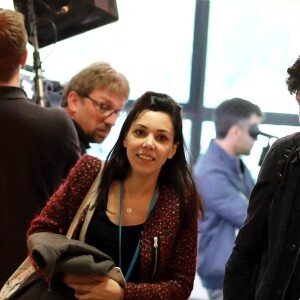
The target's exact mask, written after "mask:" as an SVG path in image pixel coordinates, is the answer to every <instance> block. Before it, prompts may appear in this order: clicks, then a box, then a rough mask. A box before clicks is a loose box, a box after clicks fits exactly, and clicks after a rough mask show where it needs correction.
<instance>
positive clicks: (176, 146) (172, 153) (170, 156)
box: [168, 142, 179, 159]
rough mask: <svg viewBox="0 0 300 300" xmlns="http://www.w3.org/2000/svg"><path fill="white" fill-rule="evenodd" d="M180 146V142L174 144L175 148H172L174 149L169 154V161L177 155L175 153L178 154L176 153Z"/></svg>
mask: <svg viewBox="0 0 300 300" xmlns="http://www.w3.org/2000/svg"><path fill="white" fill-rule="evenodd" d="M178 145H179V142H177V143H175V144H173V147H172V149H171V150H170V153H169V155H168V159H171V158H173V156H174V155H175V153H176V151H177V148H178Z"/></svg>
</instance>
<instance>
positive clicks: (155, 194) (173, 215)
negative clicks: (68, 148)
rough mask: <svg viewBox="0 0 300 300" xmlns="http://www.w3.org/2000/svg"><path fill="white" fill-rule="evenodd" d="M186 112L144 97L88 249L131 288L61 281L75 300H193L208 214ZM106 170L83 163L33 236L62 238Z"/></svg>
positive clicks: (118, 154)
mask: <svg viewBox="0 0 300 300" xmlns="http://www.w3.org/2000/svg"><path fill="white" fill-rule="evenodd" d="M181 111H182V109H181V106H180V105H178V104H177V103H176V102H175V101H174V100H173V99H172V98H170V97H169V96H168V95H165V94H160V93H155V92H146V93H145V94H143V95H142V96H141V97H140V98H139V99H138V100H136V102H135V103H134V106H133V108H132V109H131V111H130V112H129V114H128V116H127V118H126V119H125V121H124V123H123V126H122V129H121V132H120V135H119V137H118V139H117V142H116V144H115V145H114V147H113V148H112V150H111V152H110V153H109V155H108V159H107V161H106V163H105V166H104V170H103V173H102V179H101V183H100V184H99V188H98V190H99V195H98V198H97V202H96V208H95V210H94V213H93V216H92V217H91V219H90V221H89V224H88V227H87V231H86V235H85V242H86V243H87V244H89V245H92V246H94V247H96V248H97V249H98V250H100V251H102V252H104V253H106V254H108V255H109V256H110V257H111V258H112V259H113V261H114V262H115V263H116V264H117V266H119V267H120V268H121V269H122V271H123V273H124V275H125V279H126V282H125V284H124V285H119V284H118V283H117V282H116V281H114V280H113V279H110V278H109V277H108V276H89V275H79V274H64V276H63V280H64V282H65V283H66V284H67V285H68V286H69V287H70V288H72V289H73V290H74V293H75V298H76V299H109V300H116V299H148V300H151V299H153V300H158V299H164V300H165V299H170V300H171V299H176V300H186V299H188V298H189V295H190V293H191V291H192V288H193V283H194V277H195V271H196V257H197V236H198V231H197V228H198V216H199V215H200V213H202V212H203V208H202V205H201V201H200V197H199V195H198V193H197V189H196V186H195V184H194V181H193V178H192V174H191V172H190V169H189V165H188V163H187V161H186V157H185V150H184V149H185V147H184V139H183V132H182V114H181ZM102 164H103V161H101V160H99V159H98V158H96V157H92V156H90V155H87V154H85V155H83V156H82V158H81V160H79V161H78V163H77V164H76V166H75V167H74V168H73V169H72V171H71V172H70V174H69V176H68V178H67V179H66V181H65V183H64V185H63V186H62V187H61V188H60V189H59V190H58V191H56V193H55V194H54V195H53V196H52V197H51V198H50V200H49V202H48V203H47V206H46V207H45V208H44V209H43V211H42V212H41V214H40V215H39V216H37V217H36V218H35V219H34V220H33V221H32V223H31V228H30V230H29V232H28V234H29V236H31V235H32V234H33V233H37V232H52V233H55V234H65V233H66V230H67V229H68V226H69V225H70V222H71V220H72V218H73V217H74V215H75V213H76V212H77V210H78V207H79V206H80V204H81V202H82V200H83V198H84V196H85V194H86V193H87V191H88V190H89V188H90V186H91V184H92V183H93V181H94V179H95V178H96V176H97V174H98V173H99V169H100V167H101V165H102ZM170 174H172V176H170ZM86 212H87V209H86V210H85V213H86ZM85 216H86V214H85V215H83V216H82V217H81V220H80V224H78V226H77V232H75V234H74V237H75V238H76V237H78V235H79V231H80V228H81V227H82V226H81V225H82V222H83V221H84V219H85ZM108 233H109V234H108ZM46 275H47V274H43V272H41V276H43V278H45V279H47V278H46V277H47V276H46Z"/></svg>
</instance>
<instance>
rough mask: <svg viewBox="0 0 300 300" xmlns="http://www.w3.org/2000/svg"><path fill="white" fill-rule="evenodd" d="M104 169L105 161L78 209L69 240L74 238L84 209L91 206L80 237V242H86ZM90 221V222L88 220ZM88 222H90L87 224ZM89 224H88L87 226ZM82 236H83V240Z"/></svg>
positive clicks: (68, 235)
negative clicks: (85, 238)
mask: <svg viewBox="0 0 300 300" xmlns="http://www.w3.org/2000/svg"><path fill="white" fill-rule="evenodd" d="M103 168H104V161H102V162H101V169H100V171H99V173H98V175H97V177H96V178H95V180H94V182H93V184H92V185H91V187H90V189H89V191H88V192H87V194H86V196H85V197H84V199H83V201H82V203H81V205H80V207H79V208H78V211H77V213H76V215H75V217H74V219H73V221H72V223H71V225H70V227H69V229H68V232H67V234H66V237H67V238H68V239H71V238H72V235H73V233H74V230H75V228H76V226H77V224H78V222H79V218H80V216H81V214H82V212H83V211H84V209H85V208H86V207H87V206H88V205H89V206H90V208H89V210H88V213H87V216H86V218H85V220H84V223H83V225H82V229H81V232H80V236H79V240H81V241H84V237H85V233H86V229H87V226H88V223H89V220H90V219H91V217H92V214H93V212H94V209H95V207H94V205H93V204H94V202H95V201H96V199H97V196H98V191H97V189H98V186H99V183H100V181H101V176H102V171H103ZM87 219H89V220H87ZM87 221H88V222H87ZM86 223H87V224H86ZM82 236H83V239H82Z"/></svg>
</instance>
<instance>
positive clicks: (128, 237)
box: [85, 206, 143, 282]
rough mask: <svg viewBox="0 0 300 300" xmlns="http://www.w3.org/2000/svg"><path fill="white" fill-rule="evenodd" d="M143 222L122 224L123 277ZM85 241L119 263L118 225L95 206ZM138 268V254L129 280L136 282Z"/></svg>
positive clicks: (118, 264)
mask: <svg viewBox="0 0 300 300" xmlns="http://www.w3.org/2000/svg"><path fill="white" fill-rule="evenodd" d="M142 228H143V224H141V225H134V226H122V258H121V259H122V266H121V269H122V272H123V275H124V277H125V276H126V273H127V270H128V268H129V265H130V263H131V260H132V257H133V255H134V253H135V250H136V247H137V244H138V241H139V239H140V236H141V231H142ZM85 242H86V243H88V244H90V245H92V246H94V247H96V248H97V249H99V250H100V251H102V252H104V253H106V254H108V255H109V256H110V257H111V258H112V259H113V261H114V262H115V264H116V265H117V266H119V267H120V263H119V226H118V225H115V224H114V223H112V222H111V221H110V219H109V218H108V216H107V215H106V213H105V212H102V211H100V208H99V206H97V207H96V209H95V212H94V214H93V217H92V219H91V222H90V224H89V227H88V229H87V233H86V237H85ZM139 269H140V256H139V255H138V258H137V260H136V263H135V265H134V268H133V270H132V273H131V276H130V278H128V280H129V281H131V282H137V281H138V277H139Z"/></svg>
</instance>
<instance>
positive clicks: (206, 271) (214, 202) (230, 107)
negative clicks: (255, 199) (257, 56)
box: [194, 98, 263, 300]
mask: <svg viewBox="0 0 300 300" xmlns="http://www.w3.org/2000/svg"><path fill="white" fill-rule="evenodd" d="M262 117H263V113H262V112H261V110H260V108H259V107H258V106H257V105H255V104H253V103H251V102H250V101H247V100H244V99H240V98H233V99H230V100H226V101H224V102H222V103H221V104H220V105H219V106H218V107H217V108H216V110H215V115H214V122H215V130H216V138H215V139H214V140H212V141H211V142H210V145H209V147H208V149H207V151H206V153H205V154H203V155H200V157H199V159H198V161H197V163H196V165H195V168H194V174H195V178H196V183H197V187H198V191H199V192H200V193H201V195H202V197H203V201H204V207H205V216H204V218H203V219H202V220H201V222H200V224H199V231H200V238H199V252H198V274H199V276H200V278H201V280H202V283H203V285H204V287H205V288H206V289H207V292H208V295H209V298H210V300H221V299H223V280H224V273H225V263H226V262H227V260H228V257H229V255H230V253H231V251H232V247H233V243H234V240H235V237H236V231H237V230H238V229H239V228H240V227H241V226H242V224H243V223H244V221H245V218H246V212H247V206H248V199H249V196H250V193H251V191H252V188H253V186H254V179H253V178H252V176H251V174H250V171H249V170H248V168H247V167H246V165H245V164H244V162H243V161H242V159H241V157H240V156H241V155H249V154H250V151H251V148H252V146H253V144H254V141H255V138H254V137H253V136H251V134H250V128H251V126H258V124H259V123H260V122H261V121H262Z"/></svg>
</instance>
